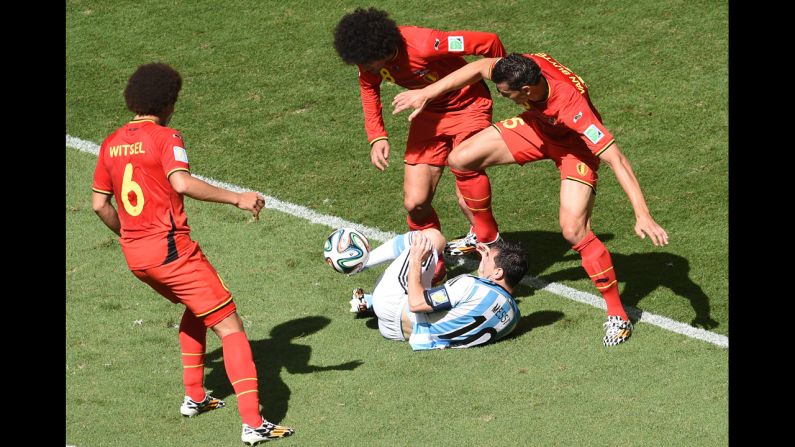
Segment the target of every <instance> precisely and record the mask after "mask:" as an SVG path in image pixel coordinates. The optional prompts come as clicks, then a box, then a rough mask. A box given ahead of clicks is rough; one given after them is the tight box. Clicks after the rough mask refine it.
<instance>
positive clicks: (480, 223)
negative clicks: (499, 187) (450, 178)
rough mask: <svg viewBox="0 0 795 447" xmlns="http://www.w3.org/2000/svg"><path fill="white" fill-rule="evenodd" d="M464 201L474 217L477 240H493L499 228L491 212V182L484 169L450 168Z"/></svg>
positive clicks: (486, 241)
mask: <svg viewBox="0 0 795 447" xmlns="http://www.w3.org/2000/svg"><path fill="white" fill-rule="evenodd" d="M450 172H452V173H453V175H455V183H456V186H458V190H459V191H461V195H462V196H463V197H464V202H465V203H466V205H467V208H469V209H470V210H471V211H472V214H473V215H474V217H475V225H474V227H475V235H476V236H477V237H478V242H485V243H489V242H493V241H494V240H495V239H497V235H498V234H499V232H498V231H499V230H498V228H497V221H496V220H494V214H492V212H491V183H490V182H489V177H488V176H486V172H485V171H459V170H456V169H452V168H451V169H450Z"/></svg>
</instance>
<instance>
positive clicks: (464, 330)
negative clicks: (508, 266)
mask: <svg viewBox="0 0 795 447" xmlns="http://www.w3.org/2000/svg"><path fill="white" fill-rule="evenodd" d="M442 287H444V288H445V291H446V292H447V296H448V297H449V299H450V304H451V305H452V308H451V309H450V310H448V311H441V312H431V313H420V312H418V313H415V314H414V316H415V317H416V321H414V323H413V326H412V333H411V337H409V343H410V344H411V348H412V349H414V350H415V351H417V350H423V349H444V348H466V347H470V346H477V345H481V344H484V343H488V342H492V341H494V340H497V339H500V338H502V337H504V336H506V335H508V334H509V333H511V331H513V330H514V328H515V327H516V324H517V323H518V322H519V307H518V306H517V305H516V301H515V300H514V299H513V297H512V296H511V295H510V294H509V293H508V291H507V290H505V289H503V288H502V287H500V286H499V285H498V284H496V283H494V282H492V281H490V280H488V279H483V278H478V277H477V276H473V275H460V276H457V277H455V278H453V279H451V280H449V281H447V282H445V283H444V285H443V286H442ZM427 293H433V289H431V290H430V291H428V292H427Z"/></svg>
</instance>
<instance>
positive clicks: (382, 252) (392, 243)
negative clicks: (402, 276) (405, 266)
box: [364, 231, 414, 268]
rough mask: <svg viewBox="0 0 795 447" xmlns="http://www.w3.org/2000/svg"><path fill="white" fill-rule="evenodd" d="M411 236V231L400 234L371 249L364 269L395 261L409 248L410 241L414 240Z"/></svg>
mask: <svg viewBox="0 0 795 447" xmlns="http://www.w3.org/2000/svg"><path fill="white" fill-rule="evenodd" d="M413 234H414V232H413V231H409V232H408V233H403V234H400V235H398V236H395V237H393V238H392V239H390V240H388V241H386V242H384V243H383V244H381V245H379V246H378V247H376V248H375V249H373V250H372V251H371V252H370V256H368V258H367V263H366V264H365V265H364V268H370V267H373V266H376V265H378V264H383V263H384V262H387V261H392V260H393V259H397V257H398V256H400V254H401V253H403V250H406V249H407V248H409V247H411V241H413V240H414V236H413Z"/></svg>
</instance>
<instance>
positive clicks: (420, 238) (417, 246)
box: [409, 231, 433, 264]
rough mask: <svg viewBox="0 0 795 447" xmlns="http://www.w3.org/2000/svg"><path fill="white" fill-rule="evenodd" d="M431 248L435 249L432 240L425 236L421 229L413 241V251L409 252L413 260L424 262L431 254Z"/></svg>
mask: <svg viewBox="0 0 795 447" xmlns="http://www.w3.org/2000/svg"><path fill="white" fill-rule="evenodd" d="M431 250H433V243H432V242H431V240H430V239H428V238H427V237H425V235H424V234H422V232H421V231H418V232H416V233H415V234H414V240H413V241H412V242H411V252H409V256H410V257H411V261H412V262H416V263H418V264H422V263H423V262H425V260H426V259H428V256H430V255H431Z"/></svg>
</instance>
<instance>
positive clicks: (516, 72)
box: [491, 53, 541, 90]
mask: <svg viewBox="0 0 795 447" xmlns="http://www.w3.org/2000/svg"><path fill="white" fill-rule="evenodd" d="M540 77H541V67H539V66H538V64H536V62H535V61H534V60H532V59H530V58H529V57H526V56H524V55H522V54H520V53H511V54H509V55H507V56H505V57H504V58H502V59H500V60H498V61H497V63H496V64H494V68H493V69H492V70H491V80H492V81H494V83H495V84H500V83H503V82H505V83H506V84H508V88H510V89H511V90H519V89H521V88H522V86H524V85H536V84H538V80H539V78H540Z"/></svg>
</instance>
